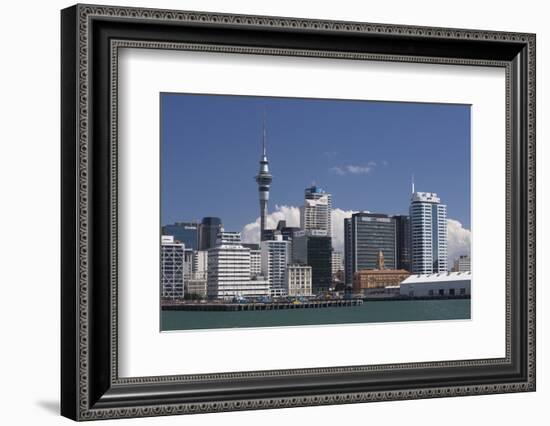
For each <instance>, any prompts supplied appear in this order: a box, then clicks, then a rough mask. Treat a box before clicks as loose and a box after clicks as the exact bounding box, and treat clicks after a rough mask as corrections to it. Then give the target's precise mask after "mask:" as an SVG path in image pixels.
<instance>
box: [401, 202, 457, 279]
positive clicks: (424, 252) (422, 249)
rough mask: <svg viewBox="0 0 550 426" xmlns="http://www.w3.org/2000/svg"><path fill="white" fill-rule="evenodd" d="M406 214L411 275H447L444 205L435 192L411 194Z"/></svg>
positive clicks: (445, 213)
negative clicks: (408, 217) (408, 218)
mask: <svg viewBox="0 0 550 426" xmlns="http://www.w3.org/2000/svg"><path fill="white" fill-rule="evenodd" d="M409 215H410V229H411V231H410V232H411V261H412V262H411V263H412V265H411V269H412V273H413V274H432V273H441V272H447V270H448V268H447V206H446V205H444V204H441V200H440V198H439V197H438V196H437V194H435V193H432V192H414V193H413V194H412V197H411V205H410V209H409Z"/></svg>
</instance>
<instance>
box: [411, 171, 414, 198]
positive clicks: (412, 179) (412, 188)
mask: <svg viewBox="0 0 550 426" xmlns="http://www.w3.org/2000/svg"><path fill="white" fill-rule="evenodd" d="M411 194H414V173H413V174H412V176H411Z"/></svg>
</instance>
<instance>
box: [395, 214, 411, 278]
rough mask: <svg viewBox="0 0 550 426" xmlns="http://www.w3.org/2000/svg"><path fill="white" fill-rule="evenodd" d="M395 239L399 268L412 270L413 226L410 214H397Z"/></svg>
mask: <svg viewBox="0 0 550 426" xmlns="http://www.w3.org/2000/svg"><path fill="white" fill-rule="evenodd" d="M393 217H394V219H395V240H396V256H397V257H396V259H397V269H405V270H406V271H410V270H411V227H410V220H409V216H406V215H396V216H393Z"/></svg>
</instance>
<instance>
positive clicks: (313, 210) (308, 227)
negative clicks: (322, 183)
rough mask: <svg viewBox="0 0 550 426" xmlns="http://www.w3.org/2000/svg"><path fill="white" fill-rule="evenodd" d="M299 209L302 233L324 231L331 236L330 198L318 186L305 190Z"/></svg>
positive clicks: (329, 195)
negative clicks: (302, 203)
mask: <svg viewBox="0 0 550 426" xmlns="http://www.w3.org/2000/svg"><path fill="white" fill-rule="evenodd" d="M304 196H305V199H304V205H303V206H302V207H300V225H301V228H302V229H303V230H304V231H324V232H326V236H328V237H331V236H332V218H331V214H332V196H331V194H329V193H327V192H325V190H323V189H322V188H320V187H318V186H311V187H309V188H306V189H305V192H304Z"/></svg>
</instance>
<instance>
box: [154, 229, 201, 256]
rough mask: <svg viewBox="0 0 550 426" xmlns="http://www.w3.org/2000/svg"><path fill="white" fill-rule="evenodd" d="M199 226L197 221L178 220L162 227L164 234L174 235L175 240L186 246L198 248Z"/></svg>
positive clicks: (192, 248)
mask: <svg viewBox="0 0 550 426" xmlns="http://www.w3.org/2000/svg"><path fill="white" fill-rule="evenodd" d="M199 228H200V225H199V224H198V223H196V222H176V223H173V224H171V225H164V226H163V227H162V235H172V236H173V237H174V240H175V241H179V242H180V243H183V244H185V248H187V249H191V250H198V248H199Z"/></svg>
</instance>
